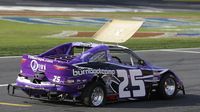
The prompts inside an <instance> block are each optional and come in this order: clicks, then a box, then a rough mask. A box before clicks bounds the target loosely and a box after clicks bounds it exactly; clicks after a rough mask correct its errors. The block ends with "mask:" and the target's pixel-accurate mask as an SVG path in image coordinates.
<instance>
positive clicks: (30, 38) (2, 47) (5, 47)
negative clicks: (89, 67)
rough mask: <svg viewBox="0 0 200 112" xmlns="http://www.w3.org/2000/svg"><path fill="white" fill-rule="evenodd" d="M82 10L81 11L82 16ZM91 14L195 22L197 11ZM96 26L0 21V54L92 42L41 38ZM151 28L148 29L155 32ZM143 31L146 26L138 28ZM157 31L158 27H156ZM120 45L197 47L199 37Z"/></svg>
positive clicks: (134, 40) (90, 29) (19, 53)
mask: <svg viewBox="0 0 200 112" xmlns="http://www.w3.org/2000/svg"><path fill="white" fill-rule="evenodd" d="M84 14H86V13H83V15H84ZM90 14H91V15H96V16H95V17H107V18H125V19H127V18H132V17H175V18H182V17H184V18H189V19H191V18H193V19H194V20H195V21H199V20H198V19H199V18H200V12H190V13H189V12H179V15H178V13H177V12H165V13H132V12H131V13H130V12H129V13H112V14H111V13H90ZM98 29H99V27H91V26H90V27H88V26H55V25H39V24H24V23H16V22H9V21H4V20H0V56H8V55H22V54H39V53H42V52H44V51H46V50H48V49H49V48H52V47H54V46H56V45H59V44H63V43H67V42H76V41H81V42H82V41H83V42H96V41H94V40H93V39H89V38H65V39H59V38H44V37H45V36H48V35H52V34H57V33H60V32H62V31H66V30H75V31H96V30H98ZM155 30H157V29H153V30H151V31H155ZM140 31H146V29H140ZM158 31H159V30H158ZM122 45H124V46H127V47H129V48H131V49H135V50H144V49H166V48H188V47H200V38H157V39H130V40H129V41H128V42H126V43H123V44H122Z"/></svg>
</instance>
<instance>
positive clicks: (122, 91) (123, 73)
mask: <svg viewBox="0 0 200 112" xmlns="http://www.w3.org/2000/svg"><path fill="white" fill-rule="evenodd" d="M129 73H130V79H131V80H130V81H131V86H139V89H138V90H132V91H131V90H128V84H129V78H128V73H127V70H117V76H118V77H122V78H123V81H122V82H121V83H120V84H119V97H120V98H129V97H131V94H132V95H133V97H142V96H145V95H146V91H145V85H144V81H143V80H136V79H135V77H136V76H142V72H141V70H139V69H136V70H129Z"/></svg>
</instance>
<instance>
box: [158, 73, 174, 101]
mask: <svg viewBox="0 0 200 112" xmlns="http://www.w3.org/2000/svg"><path fill="white" fill-rule="evenodd" d="M159 94H160V95H161V97H162V98H164V99H170V98H173V97H174V96H176V94H177V83H176V79H175V77H174V76H173V75H168V74H167V75H166V76H164V77H163V78H162V79H161V81H160V84H159Z"/></svg>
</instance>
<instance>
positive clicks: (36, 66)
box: [30, 60, 46, 72]
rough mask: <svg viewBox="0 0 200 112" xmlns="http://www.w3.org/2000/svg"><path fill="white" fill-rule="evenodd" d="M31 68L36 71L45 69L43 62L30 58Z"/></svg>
mask: <svg viewBox="0 0 200 112" xmlns="http://www.w3.org/2000/svg"><path fill="white" fill-rule="evenodd" d="M30 66H31V69H32V70H33V71H34V72H36V71H45V70H46V65H44V64H39V63H38V62H37V61H36V60H32V61H31V63H30Z"/></svg>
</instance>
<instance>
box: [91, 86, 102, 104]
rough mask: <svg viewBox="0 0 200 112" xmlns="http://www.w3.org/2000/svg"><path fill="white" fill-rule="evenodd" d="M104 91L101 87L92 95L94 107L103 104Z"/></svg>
mask: <svg viewBox="0 0 200 112" xmlns="http://www.w3.org/2000/svg"><path fill="white" fill-rule="evenodd" d="M103 99H104V91H103V89H102V88H101V87H96V88H95V89H94V90H93V92H92V95H91V101H92V104H93V105H94V106H99V105H101V103H102V102H103Z"/></svg>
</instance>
